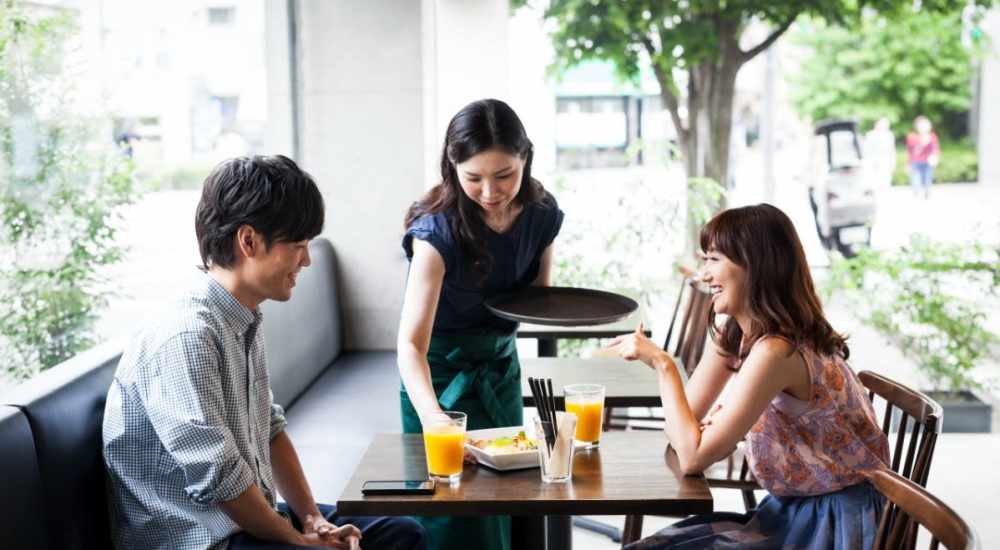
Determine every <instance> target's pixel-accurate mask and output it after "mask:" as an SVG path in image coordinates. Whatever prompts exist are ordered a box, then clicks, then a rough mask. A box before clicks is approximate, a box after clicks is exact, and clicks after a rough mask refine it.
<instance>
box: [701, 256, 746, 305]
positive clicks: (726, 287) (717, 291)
mask: <svg viewBox="0 0 1000 550" xmlns="http://www.w3.org/2000/svg"><path fill="white" fill-rule="evenodd" d="M704 261H705V265H704V267H702V270H701V274H702V281H704V282H705V283H706V284H707V285H708V286H709V289H710V290H711V293H712V308H713V309H714V310H715V313H716V314H725V315H729V316H730V317H732V316H735V315H740V314H742V313H743V312H744V311H746V308H747V305H748V304H747V270H746V269H744V268H742V267H740V266H739V265H737V264H736V263H735V262H733V261H732V260H730V259H729V258H727V257H726V255H725V254H723V253H721V252H719V251H718V250H715V249H714V248H710V249H709V250H708V252H707V253H705V254H704Z"/></svg>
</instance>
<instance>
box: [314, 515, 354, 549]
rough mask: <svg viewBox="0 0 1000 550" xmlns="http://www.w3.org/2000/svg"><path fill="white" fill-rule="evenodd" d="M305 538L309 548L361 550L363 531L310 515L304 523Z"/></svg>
mask: <svg viewBox="0 0 1000 550" xmlns="http://www.w3.org/2000/svg"><path fill="white" fill-rule="evenodd" d="M302 531H303V537H304V538H305V541H304V542H305V543H306V544H307V545H309V546H325V547H329V548H336V549H337V550H360V548H361V531H360V530H359V529H358V528H357V527H355V526H353V525H344V526H343V527H337V526H336V525H334V524H332V523H330V522H329V521H326V519H325V518H324V517H323V516H315V515H308V516H306V518H305V520H304V521H303V522H302Z"/></svg>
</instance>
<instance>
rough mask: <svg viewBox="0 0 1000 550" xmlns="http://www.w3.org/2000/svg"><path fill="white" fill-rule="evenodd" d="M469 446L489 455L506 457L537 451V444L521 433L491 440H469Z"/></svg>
mask: <svg viewBox="0 0 1000 550" xmlns="http://www.w3.org/2000/svg"><path fill="white" fill-rule="evenodd" d="M469 444H470V445H472V446H473V447H475V448H477V449H482V450H484V451H486V452H487V453H489V454H491V455H506V454H514V453H521V452H525V451H534V450H537V449H538V444H537V443H536V442H535V440H534V439H532V438H530V437H528V436H527V434H525V433H524V432H523V431H520V432H517V433H516V434H514V435H513V436H509V437H495V438H493V439H471V440H469Z"/></svg>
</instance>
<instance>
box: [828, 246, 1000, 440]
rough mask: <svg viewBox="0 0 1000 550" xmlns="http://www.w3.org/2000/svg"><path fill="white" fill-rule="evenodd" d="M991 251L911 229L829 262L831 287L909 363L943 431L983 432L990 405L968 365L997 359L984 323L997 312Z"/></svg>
mask: <svg viewBox="0 0 1000 550" xmlns="http://www.w3.org/2000/svg"><path fill="white" fill-rule="evenodd" d="M998 256H1000V246H994V247H992V248H991V247H988V246H984V245H982V244H976V243H973V244H958V245H956V244H946V243H939V242H934V241H931V240H929V239H927V238H926V237H922V236H914V237H912V238H911V240H910V242H909V244H908V245H907V246H905V247H903V248H901V249H899V250H896V251H873V250H863V251H861V252H860V253H859V254H858V255H857V256H856V257H854V258H851V259H842V260H837V261H835V262H834V264H833V267H832V276H831V280H830V287H831V290H839V291H841V292H842V293H843V294H844V295H845V297H846V298H847V300H848V301H849V302H850V304H851V306H852V310H853V311H854V313H855V315H857V316H858V317H859V319H860V320H861V321H862V322H863V323H865V324H867V325H869V326H871V327H873V328H874V329H875V330H877V331H878V332H879V333H880V334H881V335H882V336H883V337H885V338H886V339H887V340H888V341H889V342H890V343H892V344H894V345H896V346H897V347H899V349H900V351H902V353H903V355H904V356H906V357H908V358H910V359H912V360H914V361H915V362H916V364H917V366H918V368H919V369H920V372H921V374H922V375H923V378H924V379H925V381H926V382H927V383H928V384H929V389H928V391H925V392H924V393H926V394H928V395H929V396H930V397H931V398H933V399H935V400H936V401H938V403H940V404H941V406H942V407H944V409H945V411H944V422H943V430H944V431H947V432H989V431H991V418H992V405H991V404H990V403H989V402H988V401H985V400H983V399H981V398H980V397H979V395H978V392H979V391H980V390H983V389H985V386H986V385H987V383H985V382H984V380H983V378H982V376H976V375H975V374H974V370H975V369H976V367H978V366H980V365H982V364H984V363H986V362H989V361H996V360H997V359H998V358H1000V351H998V348H1000V337H998V335H997V334H996V333H995V332H993V331H992V330H991V329H990V327H989V325H988V324H987V322H986V321H987V320H988V318H987V312H990V311H992V312H994V314H995V313H996V312H997V311H998V308H997V307H996V305H997V302H998V292H997V291H998V289H1000V261H998Z"/></svg>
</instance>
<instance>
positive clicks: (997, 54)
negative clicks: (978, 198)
mask: <svg viewBox="0 0 1000 550" xmlns="http://www.w3.org/2000/svg"><path fill="white" fill-rule="evenodd" d="M983 30H984V31H985V32H986V35H987V36H989V37H990V38H991V39H992V40H993V45H992V51H991V52H989V53H988V54H987V55H986V56H985V57H984V59H983V67H982V72H981V78H982V81H981V84H980V85H981V88H980V92H979V93H980V95H979V97H980V101H979V182H980V183H983V184H987V185H1000V155H998V154H997V152H998V151H1000V102H998V101H996V98H998V97H1000V11H997V10H990V12H989V13H988V14H987V15H986V20H985V21H984V22H983Z"/></svg>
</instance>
